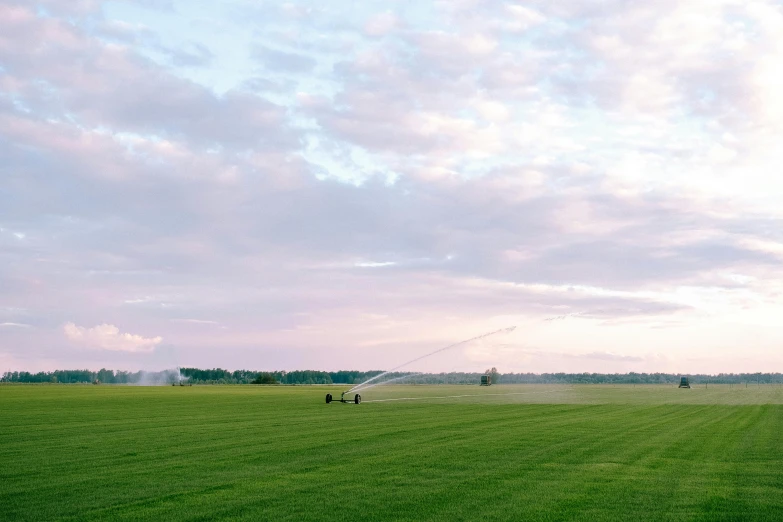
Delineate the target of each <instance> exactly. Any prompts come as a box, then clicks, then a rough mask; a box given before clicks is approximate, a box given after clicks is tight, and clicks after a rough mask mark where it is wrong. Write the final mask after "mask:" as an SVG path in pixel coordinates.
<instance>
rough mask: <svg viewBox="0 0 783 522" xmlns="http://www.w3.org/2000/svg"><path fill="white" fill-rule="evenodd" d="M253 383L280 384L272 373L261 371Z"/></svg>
mask: <svg viewBox="0 0 783 522" xmlns="http://www.w3.org/2000/svg"><path fill="white" fill-rule="evenodd" d="M253 384H278V382H277V379H275V376H274V375H272V374H271V373H260V374H258V377H256V378H255V380H253Z"/></svg>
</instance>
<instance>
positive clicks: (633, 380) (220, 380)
mask: <svg viewBox="0 0 783 522" xmlns="http://www.w3.org/2000/svg"><path fill="white" fill-rule="evenodd" d="M380 373H382V372H381V371H380V370H375V371H369V372H362V371H353V370H341V371H337V372H324V371H318V370H298V371H290V372H286V371H272V372H264V371H254V370H235V371H230V370H224V369H222V368H212V369H203V370H202V369H199V368H180V369H179V371H177V370H164V371H161V372H144V371H139V372H127V371H121V370H120V371H115V370H107V369H105V368H103V369H101V370H99V371H97V372H96V371H91V370H55V371H52V372H38V373H30V372H5V373H4V374H3V375H2V377H0V382H5V383H72V384H73V383H105V384H169V383H171V384H176V383H179V382H187V383H190V384H292V385H293V384H348V385H355V384H359V383H362V382H364V381H366V380H367V379H370V378H372V377H375V376H376V375H378V374H380ZM487 373H489V374H491V375H492V383H493V384H676V383H679V381H680V377H681V376H687V377H688V378H689V380H690V382H691V384H704V383H714V384H742V383H755V384H781V383H783V374H780V373H721V374H717V375H708V374H674V373H635V372H630V373H499V372H498V371H497V370H496V369H495V368H492V369H491V370H487V371H486V372H476V373H470V372H449V373H421V374H414V373H406V372H396V373H390V374H388V375H386V376H384V378H383V380H384V381H386V380H390V379H396V381H395V382H399V383H402V384H477V383H478V382H479V380H480V379H481V376H482V375H484V374H487Z"/></svg>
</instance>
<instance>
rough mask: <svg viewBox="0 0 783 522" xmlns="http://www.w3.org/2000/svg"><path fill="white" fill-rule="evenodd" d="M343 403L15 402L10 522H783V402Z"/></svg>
mask: <svg viewBox="0 0 783 522" xmlns="http://www.w3.org/2000/svg"><path fill="white" fill-rule="evenodd" d="M343 389H344V388H343ZM340 391H342V389H341V388H338V387H332V386H321V387H318V386H312V387H310V386H302V387H262V386H193V387H132V386H103V385H102V386H78V385H51V386H47V385H31V386H13V385H9V386H0V519H2V520H107V519H111V520H215V519H232V520H239V519H246V520H296V521H302V520H340V521H352V520H357V521H359V520H361V521H365V520H366V521H370V520H448V521H454V520H479V519H482V520H543V521H549V520H551V521H555V520H590V521H594V520H595V521H600V520H656V521H658V520H677V521H687V520H783V388H781V387H779V386H776V385H767V386H764V385H762V386H755V385H750V386H749V387H747V388H745V387H744V385H743V386H732V387H730V386H727V385H722V386H715V385H711V386H709V387H708V388H706V389H705V388H703V387H699V388H694V389H691V390H678V389H677V388H676V387H673V386H611V385H580V386H558V385H508V386H503V385H499V386H492V387H488V388H487V387H485V388H479V387H478V386H379V387H376V388H372V389H368V390H366V391H365V392H361V393H362V397H363V399H364V402H363V403H362V404H360V405H358V406H357V405H354V404H339V403H337V404H334V403H333V404H330V405H327V404H325V403H324V395H325V394H326V393H327V392H331V393H332V394H333V395H335V396H339V392H340ZM456 396H459V397H456ZM388 399H405V400H388Z"/></svg>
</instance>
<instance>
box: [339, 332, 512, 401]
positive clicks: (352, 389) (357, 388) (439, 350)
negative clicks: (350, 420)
mask: <svg viewBox="0 0 783 522" xmlns="http://www.w3.org/2000/svg"><path fill="white" fill-rule="evenodd" d="M514 329H516V326H510V327H508V328H501V329H500V330H494V331H492V332H488V333H485V334H481V335H477V336H476V337H471V338H470V339H465V340H464V341H460V342H458V343H454V344H450V345H448V346H444V347H443V348H438V349H437V350H435V351H434V352H430V353H428V354H425V355H422V356H420V357H416V358H415V359H413V360H410V361H408V362H406V363H404V364H401V365H399V366H397V367H395V368H392V369H391V370H389V371H386V372H383V373H379V374H378V375H376V376H375V377H370V378H369V379H367V380H366V381H364V382H363V383H360V384H357V385H356V386H354V387H353V388H351V389H350V390H348V391H347V392H346V393H350V392H354V391H358V390H361V389H362V388H364V387H366V386H365V385H367V384H369V383H371V382H373V381H376V380H378V379H380V378H381V377H383V376H384V375H389V374H390V373H392V372H395V371H397V370H399V369H400V368H404V367H406V366H408V365H409V364H413V363H415V362H418V361H421V360H422V359H426V358H427V357H429V356H431V355H435V354H436V353H440V352H445V351H446V350H450V349H452V348H456V347H457V346H461V345H463V344H467V343H471V342H473V341H478V340H479V339H483V338H485V337H489V336H491V335H497V334H499V333H511V332H513V331H514Z"/></svg>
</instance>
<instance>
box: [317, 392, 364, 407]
mask: <svg viewBox="0 0 783 522" xmlns="http://www.w3.org/2000/svg"><path fill="white" fill-rule="evenodd" d="M346 393H347V392H343V393H342V394H341V395H340V398H339V399H333V398H332V394H331V393H327V394H326V404H329V403H332V402H342V403H343V404H351V403H353V404H359V403H361V402H362V396H361V395H359V394H358V393H357V394H356V395H354V396H353V399H346V398H345V394H346Z"/></svg>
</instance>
